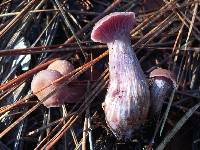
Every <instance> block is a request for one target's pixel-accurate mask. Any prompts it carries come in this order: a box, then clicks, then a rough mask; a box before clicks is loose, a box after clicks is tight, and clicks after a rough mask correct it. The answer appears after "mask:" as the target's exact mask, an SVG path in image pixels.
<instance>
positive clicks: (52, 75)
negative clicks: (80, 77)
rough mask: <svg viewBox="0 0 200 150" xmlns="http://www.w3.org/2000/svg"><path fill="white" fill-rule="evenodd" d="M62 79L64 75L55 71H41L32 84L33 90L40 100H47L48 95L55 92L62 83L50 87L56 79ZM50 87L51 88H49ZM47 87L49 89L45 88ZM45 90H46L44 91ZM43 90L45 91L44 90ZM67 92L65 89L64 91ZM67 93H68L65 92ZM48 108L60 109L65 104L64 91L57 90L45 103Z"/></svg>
mask: <svg viewBox="0 0 200 150" xmlns="http://www.w3.org/2000/svg"><path fill="white" fill-rule="evenodd" d="M60 77H62V75H61V74H60V73H59V72H58V71H55V70H42V71H40V72H39V73H38V74H37V75H36V76H35V77H34V78H33V80H32V82H31V90H32V92H33V94H34V95H36V96H37V97H38V99H39V100H42V99H43V98H45V97H46V96H47V95H48V94H50V93H51V92H52V91H54V90H55V89H56V88H58V86H59V85H60V83H55V84H52V85H50V84H51V83H52V82H53V81H55V80H56V79H58V78H60ZM48 85H50V86H49V87H47V86H48ZM45 87H47V88H45ZM43 88H45V89H43ZM42 89H43V90H42ZM64 90H65V89H64ZM65 92H67V91H65ZM43 104H44V106H46V107H59V106H61V105H62V104H64V92H63V90H57V91H56V92H55V93H54V94H53V95H52V96H50V97H49V98H48V99H46V100H45V101H44V102H43Z"/></svg>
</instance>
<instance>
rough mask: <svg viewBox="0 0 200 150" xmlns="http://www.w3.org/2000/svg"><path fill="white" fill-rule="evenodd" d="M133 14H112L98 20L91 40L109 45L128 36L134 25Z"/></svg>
mask: <svg viewBox="0 0 200 150" xmlns="http://www.w3.org/2000/svg"><path fill="white" fill-rule="evenodd" d="M135 22H136V21H135V13H134V12H114V13H111V14H109V15H107V16H105V17H104V18H102V19H101V20H99V21H98V22H97V23H96V24H95V26H94V28H93V30H92V33H91V39H92V40H93V41H95V42H101V43H110V42H112V41H114V40H116V39H119V38H121V37H122V35H125V36H126V35H127V36H128V35H129V32H130V31H131V29H132V28H133V26H134V25H135Z"/></svg>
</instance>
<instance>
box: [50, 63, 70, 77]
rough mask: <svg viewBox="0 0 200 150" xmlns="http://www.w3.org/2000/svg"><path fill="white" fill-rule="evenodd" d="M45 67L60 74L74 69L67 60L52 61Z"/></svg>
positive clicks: (65, 73)
mask: <svg viewBox="0 0 200 150" xmlns="http://www.w3.org/2000/svg"><path fill="white" fill-rule="evenodd" d="M47 69H48V70H56V71H58V72H60V73H61V74H62V75H67V74H68V73H70V72H71V71H73V70H74V66H73V65H72V64H71V63H70V62H69V61H67V60H56V61H54V62H53V63H51V64H50V65H49V66H48V68H47Z"/></svg>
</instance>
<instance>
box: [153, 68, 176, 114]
mask: <svg viewBox="0 0 200 150" xmlns="http://www.w3.org/2000/svg"><path fill="white" fill-rule="evenodd" d="M150 79H151V85H150V93H151V107H150V114H151V115H152V116H157V115H159V112H160V111H161V109H162V105H163V102H164V100H165V99H166V98H167V97H169V96H170V94H171V92H172V90H173V89H174V88H175V86H176V80H175V79H176V78H175V75H174V74H173V73H172V72H171V71H169V70H166V69H162V68H157V69H155V70H153V71H152V72H151V73H150Z"/></svg>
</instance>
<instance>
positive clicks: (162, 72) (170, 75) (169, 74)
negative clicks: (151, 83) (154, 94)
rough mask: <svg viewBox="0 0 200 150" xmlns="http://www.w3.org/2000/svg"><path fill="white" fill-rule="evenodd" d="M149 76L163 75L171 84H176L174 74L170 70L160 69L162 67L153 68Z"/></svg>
mask: <svg viewBox="0 0 200 150" xmlns="http://www.w3.org/2000/svg"><path fill="white" fill-rule="evenodd" d="M149 77H150V78H155V77H164V78H166V79H168V80H170V81H171V82H172V83H173V85H174V86H175V85H176V77H175V74H174V73H172V72H171V71H170V70H167V69H162V68H157V69H154V70H153V71H152V72H151V73H150V76H149Z"/></svg>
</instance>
